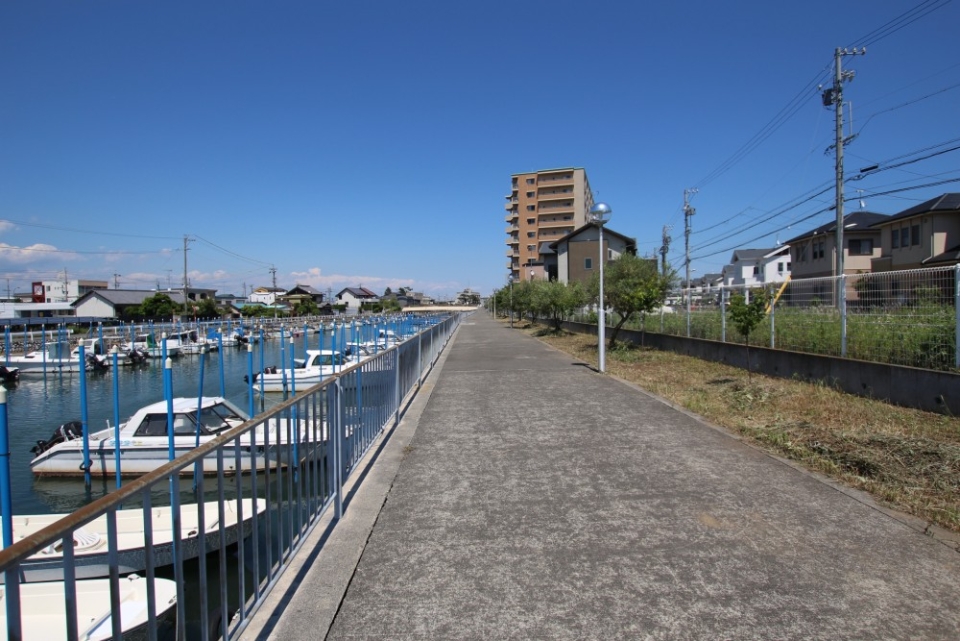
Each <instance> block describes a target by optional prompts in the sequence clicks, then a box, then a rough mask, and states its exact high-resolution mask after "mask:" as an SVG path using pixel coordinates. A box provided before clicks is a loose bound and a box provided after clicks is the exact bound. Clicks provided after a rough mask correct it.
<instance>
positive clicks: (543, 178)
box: [537, 172, 573, 187]
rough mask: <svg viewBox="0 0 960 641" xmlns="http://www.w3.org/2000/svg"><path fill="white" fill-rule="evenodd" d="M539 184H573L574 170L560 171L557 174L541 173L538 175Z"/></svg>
mask: <svg viewBox="0 0 960 641" xmlns="http://www.w3.org/2000/svg"><path fill="white" fill-rule="evenodd" d="M537 184H539V185H550V186H551V187H553V186H556V185H570V186H571V187H572V186H573V172H558V173H556V174H540V175H539V176H537Z"/></svg>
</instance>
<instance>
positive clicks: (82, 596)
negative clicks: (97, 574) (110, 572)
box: [0, 574, 177, 641]
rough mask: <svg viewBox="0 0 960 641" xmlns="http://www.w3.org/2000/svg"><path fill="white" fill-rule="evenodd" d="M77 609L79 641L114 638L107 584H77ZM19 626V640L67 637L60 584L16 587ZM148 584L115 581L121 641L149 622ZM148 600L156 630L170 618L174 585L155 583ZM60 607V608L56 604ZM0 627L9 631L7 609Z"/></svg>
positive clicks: (0, 614) (0, 594)
mask: <svg viewBox="0 0 960 641" xmlns="http://www.w3.org/2000/svg"><path fill="white" fill-rule="evenodd" d="M75 587H76V602H75V605H76V608H77V623H78V632H79V634H78V635H77V636H78V638H80V639H84V640H85V641H101V640H106V639H111V638H113V613H112V612H111V610H110V580H109V579H95V580H90V581H77V582H76V584H75ZM19 591H20V623H21V630H22V632H23V638H24V639H43V640H44V641H57V640H58V639H66V638H67V611H66V605H65V601H66V589H65V585H64V583H63V581H50V582H46V583H25V584H21V585H20V588H19ZM6 592H7V588H6V586H0V600H3V601H6V600H7V599H6V596H7V595H6ZM149 594H150V591H149V590H148V589H147V580H146V579H144V578H143V577H140V576H137V575H136V574H131V575H130V576H127V577H124V578H122V579H120V610H119V614H120V628H121V630H122V631H123V635H124V638H131V636H139V634H142V633H143V632H144V631H145V629H146V627H147V625H148V623H149V618H148V615H149V610H148V607H147V606H148V603H149V598H150V597H149ZM153 601H154V607H155V613H156V616H157V621H156V622H157V626H158V627H161V626H163V625H165V624H168V623H169V622H170V620H171V618H172V617H174V616H175V613H174V606H175V605H176V604H177V585H176V583H174V582H173V581H171V580H169V579H154V581H153ZM58 604H60V605H58ZM0 629H2V630H8V629H9V627H8V626H7V610H6V608H0Z"/></svg>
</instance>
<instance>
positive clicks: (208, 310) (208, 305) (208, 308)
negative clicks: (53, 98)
mask: <svg viewBox="0 0 960 641" xmlns="http://www.w3.org/2000/svg"><path fill="white" fill-rule="evenodd" d="M196 313H197V316H200V317H201V318H220V317H221V316H222V315H223V310H221V309H220V307H219V306H218V305H217V301H215V300H214V299H212V298H204V299H202V300H201V301H200V304H199V305H197V309H196Z"/></svg>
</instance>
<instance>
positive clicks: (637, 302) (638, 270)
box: [590, 254, 675, 348]
mask: <svg viewBox="0 0 960 641" xmlns="http://www.w3.org/2000/svg"><path fill="white" fill-rule="evenodd" d="M674 279H675V274H674V272H673V270H667V273H666V274H662V273H660V270H658V269H657V262H656V260H654V259H648V258H638V257H637V256H634V255H633V254H621V255H620V257H619V258H617V259H616V260H614V261H612V262H610V263H609V264H608V265H607V266H606V267H604V273H603V297H604V298H605V299H606V307H607V308H608V309H610V310H612V311H613V313H615V314H616V315H617V316H618V317H619V319H618V320H617V324H616V325H614V327H613V331H611V332H610V341H609V347H610V348H613V347H614V346H615V345H616V343H617V336H618V335H619V333H620V329H621V328H622V327H623V326H624V325H625V324H626V323H627V321H629V320H630V319H631V318H634V317H635V316H637V315H639V316H640V318H641V320H642V321H645V320H646V315H647V314H649V313H650V312H652V311H654V310H655V309H657V308H659V307H660V306H662V305H663V303H664V301H666V299H667V292H668V291H669V290H670V286H671V285H672V283H673V281H674ZM590 289H591V294H592V297H593V298H594V299H595V300H596V299H597V298H598V297H599V275H597V276H595V277H594V279H593V281H591V283H590ZM643 325H645V323H642V326H643ZM642 340H643V339H642V335H641V343H642Z"/></svg>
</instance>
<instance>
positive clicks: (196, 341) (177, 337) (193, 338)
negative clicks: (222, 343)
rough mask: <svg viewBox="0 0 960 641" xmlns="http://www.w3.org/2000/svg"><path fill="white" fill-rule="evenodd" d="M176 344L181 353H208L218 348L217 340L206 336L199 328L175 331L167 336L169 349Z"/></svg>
mask: <svg viewBox="0 0 960 641" xmlns="http://www.w3.org/2000/svg"><path fill="white" fill-rule="evenodd" d="M171 345H174V346H176V347H178V348H179V350H180V353H181V354H206V353H207V352H213V351H216V350H217V341H215V340H210V339H209V338H204V337H203V336H200V335H199V334H198V333H197V330H195V329H193V330H184V331H182V332H175V333H173V334H171V335H170V336H169V337H168V338H167V349H168V350H169V349H170V346H171Z"/></svg>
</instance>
